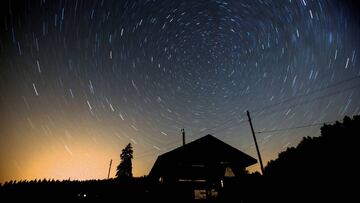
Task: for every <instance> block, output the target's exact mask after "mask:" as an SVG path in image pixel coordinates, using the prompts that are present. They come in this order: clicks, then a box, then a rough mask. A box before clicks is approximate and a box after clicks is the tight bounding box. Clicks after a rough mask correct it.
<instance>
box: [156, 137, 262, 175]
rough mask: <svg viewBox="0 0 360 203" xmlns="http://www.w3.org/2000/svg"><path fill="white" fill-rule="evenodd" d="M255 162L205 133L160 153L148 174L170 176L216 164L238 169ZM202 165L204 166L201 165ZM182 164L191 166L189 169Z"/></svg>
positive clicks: (202, 169) (212, 168)
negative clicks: (200, 136)
mask: <svg viewBox="0 0 360 203" xmlns="http://www.w3.org/2000/svg"><path fill="white" fill-rule="evenodd" d="M256 162H257V161H256V159H254V158H253V157H251V156H249V155H247V154H245V153H243V152H241V151H240V150H238V149H236V148H234V147H232V146H230V145H228V144H226V143H225V142H223V141H221V140H219V139H217V138H215V137H214V136H212V135H206V136H204V137H202V138H200V139H197V140H195V141H193V142H190V143H188V144H186V145H184V146H181V147H179V148H176V149H174V150H172V151H170V152H167V153H165V154H162V155H160V156H159V157H158V158H157V160H156V162H155V164H154V166H153V168H152V169H151V171H150V174H149V176H153V177H160V176H163V175H170V176H172V175H174V174H173V173H177V172H179V170H181V171H183V172H185V171H189V170H190V171H191V173H197V172H196V171H199V172H200V171H206V168H209V166H216V165H231V166H232V167H233V168H235V169H236V170H238V169H244V168H245V167H247V166H250V165H253V164H255V163H256ZM202 165H204V166H206V167H201V166H202ZM184 166H193V167H192V168H191V169H189V168H188V167H184ZM198 166H199V167H198ZM210 168H211V170H214V167H210ZM219 170H220V169H219ZM221 170H222V169H221ZM176 171H177V172H176ZM183 172H182V173H183ZM189 173H190V172H189ZM200 173H202V172H200Z"/></svg>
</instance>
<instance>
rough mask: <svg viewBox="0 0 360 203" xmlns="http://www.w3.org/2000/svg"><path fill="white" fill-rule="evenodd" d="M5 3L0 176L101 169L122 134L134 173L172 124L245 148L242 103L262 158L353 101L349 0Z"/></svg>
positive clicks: (349, 111)
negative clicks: (129, 148)
mask: <svg viewBox="0 0 360 203" xmlns="http://www.w3.org/2000/svg"><path fill="white" fill-rule="evenodd" d="M4 4H5V5H4V6H2V9H3V10H4V12H2V14H1V22H0V25H1V26H0V28H1V30H0V32H1V39H0V73H1V74H0V91H1V95H0V102H1V103H0V109H1V114H2V117H1V119H0V122H1V124H0V125H1V131H0V133H1V134H0V146H1V147H0V148H1V158H0V164H1V165H0V166H1V171H0V172H1V173H0V181H2V182H3V181H6V180H10V179H33V178H56V179H67V178H69V177H70V178H72V179H93V178H105V177H106V175H107V167H108V162H109V160H110V159H114V160H116V162H117V163H118V162H119V153H120V151H121V149H122V148H123V147H124V146H125V145H126V144H127V143H129V142H130V143H132V144H133V146H134V152H135V154H134V155H135V159H134V174H135V175H137V176H140V175H146V174H147V173H148V172H149V169H150V168H151V167H152V164H153V163H154V160H155V158H156V157H157V155H159V154H161V153H164V152H167V151H168V150H170V149H173V148H175V147H177V146H179V145H180V144H181V136H180V135H181V132H180V129H182V128H184V129H185V131H186V139H187V142H190V141H191V140H194V139H196V138H199V137H201V136H204V135H206V134H213V135H214V136H216V137H218V138H219V139H221V140H223V141H224V142H227V143H229V144H230V145H232V146H234V147H237V148H238V149H240V150H242V151H244V152H246V153H248V154H250V155H252V156H254V157H256V151H255V149H254V147H253V140H252V137H251V131H250V128H249V124H248V122H247V117H246V113H245V112H246V110H249V111H250V113H251V115H252V120H253V122H254V127H255V131H256V132H258V133H257V136H258V142H259V145H260V150H261V152H262V154H263V157H264V159H265V161H268V160H270V159H274V158H275V157H276V155H277V153H279V152H280V151H282V150H284V149H286V147H288V146H294V145H296V144H297V143H298V142H299V140H301V138H302V137H303V136H318V135H320V130H319V128H320V124H321V123H324V122H333V121H335V120H340V119H342V118H343V117H344V116H345V115H348V116H353V115H357V114H359V111H360V105H359V104H360V92H359V88H360V68H359V61H358V56H359V51H360V50H359V49H360V45H359V44H360V32H359V29H360V26H359V25H360V23H359V22H360V20H359V15H358V14H357V13H356V12H357V8H358V5H357V4H356V2H355V1H350V0H348V1H325V0H324V1H310V0H288V1H272V0H257V1H255V0H228V1H223V0H219V1H214V0H194V1H180V0H179V1H173V0H164V1H156V0H147V1H145V0H143V1H133V0H132V1H125V0H124V1H110V0H102V1H82V0H76V1H45V0H41V1H30V0H28V1H7V2H4ZM257 167H258V166H255V167H253V168H252V169H250V170H257V169H258V168H257ZM113 174H114V173H113Z"/></svg>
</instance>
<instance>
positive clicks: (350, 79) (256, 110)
mask: <svg viewBox="0 0 360 203" xmlns="http://www.w3.org/2000/svg"><path fill="white" fill-rule="evenodd" d="M355 79H360V76H354V77H351V78H348V79H345V80H341V81H339V82H337V83H333V84H330V85H328V86H326V87H322V88H319V89H315V90H313V91H310V92H308V93H305V94H301V95H296V96H293V97H290V98H288V99H285V100H283V101H279V102H275V103H273V104H270V105H267V106H264V107H262V108H258V109H253V110H252V112H258V111H263V110H265V109H268V108H272V107H274V106H277V105H280V104H283V103H286V102H289V101H292V100H295V99H297V98H301V97H305V96H309V95H312V94H315V93H318V92H321V91H324V90H326V89H329V88H332V87H336V86H338V85H341V84H344V83H347V82H350V81H353V80H355Z"/></svg>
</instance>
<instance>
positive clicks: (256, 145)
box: [246, 111, 264, 175]
mask: <svg viewBox="0 0 360 203" xmlns="http://www.w3.org/2000/svg"><path fill="white" fill-rule="evenodd" d="M246 114H247V116H248V118H249V123H250V127H251V132H252V135H253V138H254V142H255V147H256V152H257V155H258V157H259V162H260V167H261V174H263V175H264V166H263V163H262V160H261V155H260V150H259V146H258V144H257V141H256V137H255V132H254V127H253V124H252V122H251V117H250V113H249V111H246Z"/></svg>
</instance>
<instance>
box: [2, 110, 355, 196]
mask: <svg viewBox="0 0 360 203" xmlns="http://www.w3.org/2000/svg"><path fill="white" fill-rule="evenodd" d="M359 136H360V116H354V117H353V118H352V119H351V118H349V117H345V118H344V119H343V122H342V123H341V122H336V123H335V124H333V125H324V126H323V127H322V128H321V136H319V137H305V138H304V139H303V140H302V141H301V142H300V143H299V145H298V146H297V147H295V148H294V147H292V148H288V149H287V150H286V151H284V152H281V153H280V154H279V157H278V158H277V159H276V160H274V161H270V162H269V163H268V164H267V166H266V168H265V174H264V175H262V176H261V175H260V174H258V173H256V174H243V175H242V176H241V177H236V178H223V182H222V183H221V184H219V183H220V181H219V180H207V181H208V183H199V182H176V181H175V182H173V183H171V184H170V183H167V184H166V183H162V184H161V183H158V182H157V181H154V180H151V179H149V178H146V177H143V178H133V179H127V180H117V179H110V180H91V181H61V182H60V181H47V180H42V181H23V182H8V183H5V184H3V185H1V187H0V201H1V202H16V201H21V200H22V201H28V202H29V201H31V202H32V201H35V202H39V201H41V202H43V201H44V202H45V201H46V202H60V201H61V202H106V201H110V200H111V201H112V200H114V201H117V202H243V203H251V202H360V198H359V197H360V196H359V194H358V192H359V189H358V188H359V183H360V181H359V180H360V178H359V175H358V174H359V171H360V167H359V164H358V163H357V162H358V155H359V154H360V153H359V143H360V142H359V140H360V139H359ZM209 182H210V184H209ZM213 183H217V185H216V184H213ZM214 188H215V190H213V189H214ZM199 189H201V190H199ZM204 189H205V190H204ZM204 197H206V200H204V199H202V198H204Z"/></svg>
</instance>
